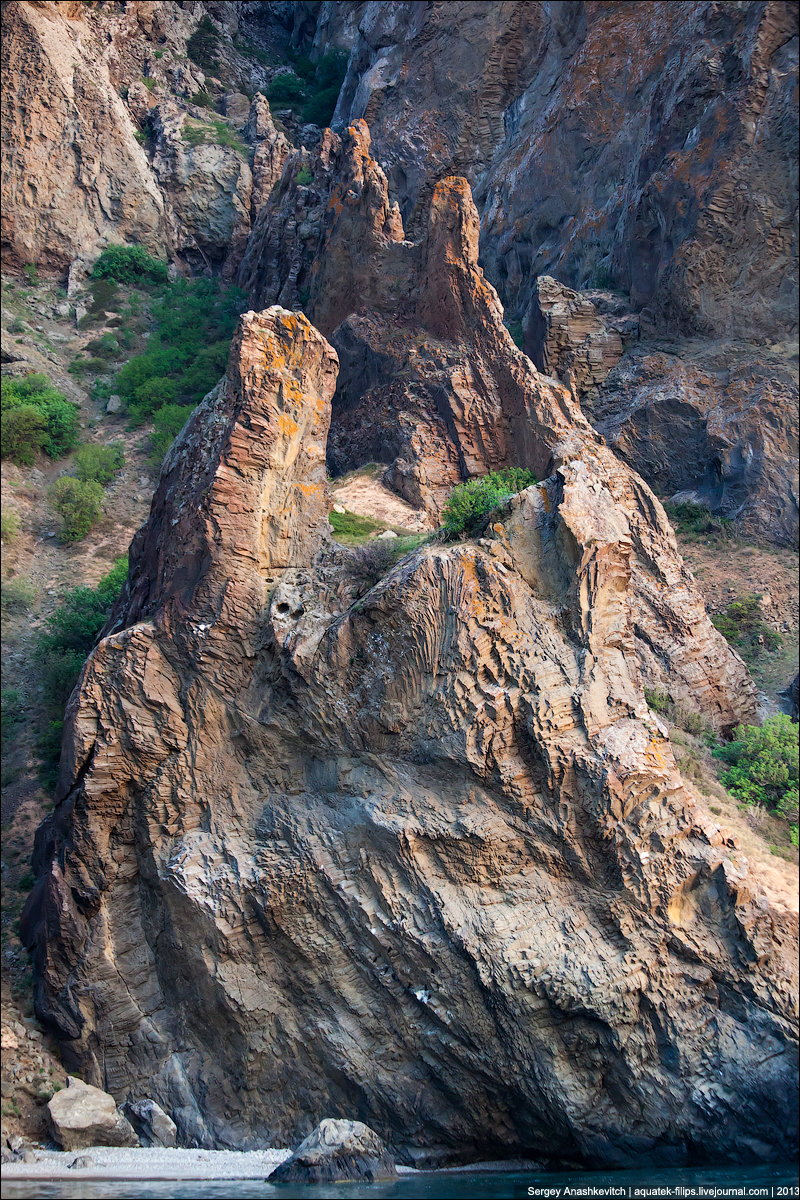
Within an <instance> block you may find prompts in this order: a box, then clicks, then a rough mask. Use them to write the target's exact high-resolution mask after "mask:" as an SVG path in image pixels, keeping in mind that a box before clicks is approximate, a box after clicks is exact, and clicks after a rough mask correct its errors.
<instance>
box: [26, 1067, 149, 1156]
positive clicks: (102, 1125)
mask: <svg viewBox="0 0 800 1200" xmlns="http://www.w3.org/2000/svg"><path fill="white" fill-rule="evenodd" d="M47 1109H48V1112H49V1113H50V1120H51V1122H52V1125H53V1135H54V1137H55V1139H56V1141H57V1142H58V1144H59V1146H60V1147H61V1149H62V1150H85V1149H86V1148H87V1147H88V1146H138V1145H139V1139H138V1138H137V1136H136V1134H135V1133H134V1131H133V1129H132V1127H131V1125H130V1124H129V1122H128V1121H127V1120H126V1118H125V1117H124V1116H123V1115H122V1113H121V1112H120V1111H119V1109H118V1108H117V1105H116V1103H115V1101H114V1098H113V1096H109V1095H108V1094H107V1093H106V1092H103V1091H101V1090H100V1088H96V1087H92V1086H90V1085H89V1084H85V1083H82V1082H81V1080H80V1079H73V1078H72V1077H70V1078H69V1080H68V1086H67V1087H66V1088H64V1089H63V1090H62V1091H60V1092H56V1094H55V1096H53V1098H52V1100H50V1102H49V1103H48V1105H47Z"/></svg>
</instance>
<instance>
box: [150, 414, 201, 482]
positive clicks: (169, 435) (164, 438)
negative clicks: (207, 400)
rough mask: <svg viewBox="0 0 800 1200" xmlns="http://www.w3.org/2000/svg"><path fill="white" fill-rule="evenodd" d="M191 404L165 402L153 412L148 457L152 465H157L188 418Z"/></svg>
mask: <svg viewBox="0 0 800 1200" xmlns="http://www.w3.org/2000/svg"><path fill="white" fill-rule="evenodd" d="M192 412H193V409H192V407H191V405H182V404H167V405H165V407H164V408H162V409H160V410H159V411H158V412H157V413H154V414H153V432H152V434H151V435H150V459H149V463H150V466H152V467H159V466H160V465H161V463H162V462H163V461H164V455H165V454H166V453H167V451H168V450H169V448H170V446H171V445H172V443H173V442H174V441H175V438H176V437H177V436H178V434H179V433H180V431H181V430H182V429H183V427H184V425H185V424H186V422H187V421H188V420H189V417H190V416H191V414H192Z"/></svg>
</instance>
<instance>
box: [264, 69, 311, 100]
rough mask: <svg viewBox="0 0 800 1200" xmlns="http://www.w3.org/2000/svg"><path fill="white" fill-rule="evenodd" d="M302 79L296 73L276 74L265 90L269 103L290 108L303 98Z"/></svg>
mask: <svg viewBox="0 0 800 1200" xmlns="http://www.w3.org/2000/svg"><path fill="white" fill-rule="evenodd" d="M305 94H306V92H305V88H304V87H303V81H302V80H301V79H298V77H297V76H296V75H289V74H285V75H277V76H276V77H275V79H273V81H272V83H270V84H269V86H268V87H267V90H266V97H267V99H268V100H269V102H270V104H275V105H278V106H283V107H285V108H291V107H292V106H293V105H295V104H297V103H299V102H300V101H302V100H304V99H305Z"/></svg>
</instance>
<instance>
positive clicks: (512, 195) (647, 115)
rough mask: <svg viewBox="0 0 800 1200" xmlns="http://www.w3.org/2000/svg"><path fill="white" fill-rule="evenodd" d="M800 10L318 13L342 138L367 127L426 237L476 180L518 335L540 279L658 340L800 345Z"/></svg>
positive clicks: (477, 6)
mask: <svg viewBox="0 0 800 1200" xmlns="http://www.w3.org/2000/svg"><path fill="white" fill-rule="evenodd" d="M797 31H798V26H797V9H796V6H795V5H792V4H790V3H782V2H775V0H770V2H769V3H746V4H743V5H730V4H725V5H720V4H717V3H715V2H713V0H700V2H698V3H692V4H690V5H680V6H679V5H675V4H673V3H671V2H670V0H656V2H655V3H652V4H648V5H647V7H646V8H645V9H642V10H641V11H639V10H636V12H635V13H634V11H633V10H632V9H631V8H630V6H628V5H621V6H617V7H615V8H610V7H609V6H608V5H606V4H594V3H574V4H566V5H546V4H528V3H525V0H509V2H503V3H497V4H492V5H486V4H484V3H482V2H480V0H478V2H476V3H466V4H462V5H460V6H459V10H458V19H457V20H455V19H454V13H453V8H452V5H451V4H449V3H447V2H446V0H439V2H437V3H433V4H428V5H425V6H422V5H416V4H408V5H402V6H398V5H397V4H394V3H388V2H385V3H381V2H375V3H367V4H361V3H356V2H355V0H352V2H345V3H340V4H336V5H322V6H321V8H320V9H319V10H318V13H317V28H316V32H315V47H316V49H318V50H323V49H325V47H326V46H328V45H331V46H335V45H337V44H344V45H347V46H348V48H350V47H352V50H351V56H350V61H349V67H348V75H347V78H346V80H345V83H344V86H343V88H342V92H341V94H340V97H339V103H338V106H337V112H336V116H335V118H334V128H336V129H337V130H340V129H342V128H344V127H346V126H347V125H349V124H352V123H353V121H354V120H355V119H356V118H363V119H365V120H366V121H367V122H368V123H369V125H370V128H371V130H372V135H373V141H374V145H375V155H376V157H377V158H378V160H379V161H380V162H381V164H382V165H383V167H384V169H385V170H386V172H387V175H388V177H389V180H390V184H391V188H392V193H393V195H395V196H397V198H398V200H399V202H400V208H401V213H402V216H403V220H404V222H405V224H406V227H407V228H408V229H410V231H411V233H412V235H413V236H415V237H416V236H418V234H419V231H420V229H421V228H422V227H423V225H424V221H425V215H426V212H427V206H428V202H429V198H430V195H431V192H432V189H433V186H434V183H435V181H436V180H438V179H441V178H443V177H445V176H446V175H450V174H457V175H463V176H465V177H466V178H467V179H468V181H469V182H470V184H471V185H472V186H473V189H474V190H475V195H476V201H477V204H478V209H479V212H480V216H481V232H482V237H481V253H482V261H483V264H484V267H485V269H486V273H487V276H488V278H489V279H490V280H491V281H492V283H493V284H494V285H495V286H496V287H497V288H498V290H499V292H500V294H501V297H502V299H503V303H504V304H505V306H506V308H507V309H508V310H510V311H511V312H512V314H513V315H514V316H515V317H517V318H521V317H522V315H523V313H524V311H525V309H526V307H527V305H528V303H529V301H530V299H531V295H532V290H533V286H534V283H535V280H536V278H537V276H540V275H543V274H547V275H553V276H555V277H556V278H558V279H560V280H563V281H564V282H565V283H566V284H568V285H569V286H571V287H577V288H582V287H586V286H587V285H588V286H592V284H593V283H594V284H596V283H598V282H599V281H600V280H601V279H605V280H606V281H608V280H610V279H613V283H614V286H616V287H619V288H621V289H623V290H624V291H625V292H626V293H629V294H630V296H631V298H632V300H633V302H634V305H635V306H636V307H637V308H640V307H642V306H646V307H648V308H650V309H651V310H652V312H653V314H654V315H655V317H656V319H657V321H658V322H659V323H664V324H667V325H669V326H670V327H671V328H675V327H680V328H682V329H683V330H686V331H691V332H694V333H697V332H702V333H710V334H713V335H715V336H731V335H733V336H739V337H745V338H748V339H753V338H754V335H757V336H758V337H761V338H763V337H765V336H766V337H771V338H775V337H779V336H786V333H787V332H790V331H793V330H795V331H796V329H797V311H796V309H797V306H796V301H795V295H796V288H797V240H796V239H797V234H796V211H797V209H796V204H797V200H796V181H795V179H794V177H793V176H792V174H791V165H790V164H791V163H792V162H793V161H794V160H795V158H796V155H797V125H796V121H795V114H794V108H795V103H796V102H795V98H794V97H795V94H796V91H795V89H796V87H797Z"/></svg>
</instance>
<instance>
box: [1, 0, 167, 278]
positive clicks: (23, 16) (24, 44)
mask: <svg viewBox="0 0 800 1200" xmlns="http://www.w3.org/2000/svg"><path fill="white" fill-rule="evenodd" d="M85 12H86V6H85V5H80V4H77V5H63V4H62V5H57V6H56V5H53V4H26V3H17V2H14V3H11V4H7V5H6V6H5V8H4V10H3V129H4V135H3V136H4V144H3V177H2V199H3V259H4V262H5V263H6V264H7V265H9V266H12V267H17V268H19V267H21V266H23V265H24V264H25V263H29V262H33V263H37V264H39V265H40V267H41V268H43V269H47V268H50V269H54V270H63V269H65V268H67V267H68V266H69V265H70V263H72V262H73V260H75V259H76V258H78V257H87V258H91V257H92V255H94V257H95V258H96V257H97V255H98V254H99V253H100V250H101V249H102V247H103V246H104V245H105V244H107V243H108V242H111V241H115V242H116V241H132V242H140V243H142V244H143V245H145V246H147V247H148V248H150V249H152V250H160V249H161V248H162V247H165V246H167V245H168V244H169V242H170V234H171V230H170V222H169V219H168V216H167V214H166V212H165V207H164V200H163V197H162V195H161V193H160V191H159V189H158V186H157V184H156V182H155V179H154V178H153V174H152V172H151V170H150V166H149V163H148V161H147V157H146V155H145V152H144V150H143V148H142V147H141V146H140V145H139V144H138V143H137V141H136V138H135V131H136V126H135V125H134V123H133V121H132V120H131V116H130V114H129V112H128V110H127V109H126V106H125V104H124V102H123V100H122V98H121V96H120V95H119V93H118V91H117V89H116V88H115V87H114V82H113V78H112V75H113V62H112V59H113V53H112V51H113V47H110V46H109V45H108V44H106V45H102V44H101V42H100V40H99V38H97V36H96V32H95V30H94V29H93V28H90V27H89V26H88V25H87V22H86V20H85V18H84V16H83V14H84V13H85Z"/></svg>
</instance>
